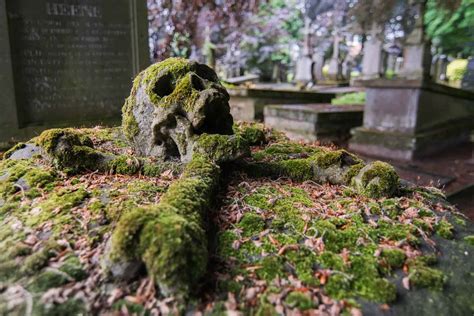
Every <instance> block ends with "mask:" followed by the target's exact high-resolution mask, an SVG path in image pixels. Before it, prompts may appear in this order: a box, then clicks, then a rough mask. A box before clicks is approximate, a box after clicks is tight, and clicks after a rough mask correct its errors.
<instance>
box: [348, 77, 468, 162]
mask: <svg viewBox="0 0 474 316" xmlns="http://www.w3.org/2000/svg"><path fill="white" fill-rule="evenodd" d="M365 85H366V86H367V89H366V91H367V102H366V105H365V109H364V125H363V126H362V127H360V128H356V129H354V130H353V138H352V140H351V142H350V148H351V149H352V150H355V151H358V152H361V153H364V154H367V155H372V156H379V157H387V158H392V159H399V160H411V159H415V158H417V157H422V156H426V155H429V154H432V153H435V152H438V151H441V150H443V149H445V148H449V147H450V146H455V145H457V144H459V143H462V142H466V141H468V140H469V134H470V132H471V130H472V129H473V128H474V101H473V100H474V94H472V93H471V92H468V91H463V90H459V89H454V88H450V87H445V86H441V85H437V84H428V83H424V82H423V81H417V80H411V81H407V80H393V81H389V80H379V81H375V80H374V81H367V82H365Z"/></svg>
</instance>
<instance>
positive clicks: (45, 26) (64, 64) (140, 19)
mask: <svg viewBox="0 0 474 316" xmlns="http://www.w3.org/2000/svg"><path fill="white" fill-rule="evenodd" d="M146 10H147V9H146V1H145V0H130V1H129V0H82V1H78V0H55V1H52V0H35V1H28V0H0V66H1V69H2V71H1V72H0V73H1V74H0V84H1V88H0V89H1V91H2V93H1V94H2V98H1V99H0V110H1V112H2V114H4V113H6V114H7V115H2V116H1V117H2V118H1V119H0V123H1V127H0V144H3V145H5V144H6V143H7V142H9V141H15V140H21V139H23V138H27V137H30V136H32V135H34V134H35V133H37V132H38V131H40V130H42V129H45V128H48V127H53V126H79V125H92V124H97V123H110V122H113V121H119V119H120V112H121V107H122V105H123V102H124V99H125V97H126V96H127V95H128V93H129V91H130V87H131V81H132V78H133V77H134V75H136V74H137V73H138V72H139V71H140V70H141V69H143V68H144V67H146V66H147V65H148V64H149V52H148V30H147V11H146ZM5 96H6V97H5Z"/></svg>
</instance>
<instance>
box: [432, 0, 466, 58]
mask: <svg viewBox="0 0 474 316" xmlns="http://www.w3.org/2000/svg"><path fill="white" fill-rule="evenodd" d="M425 24H426V34H427V35H428V36H429V38H431V39H432V42H433V44H434V45H435V46H436V47H439V48H441V50H442V51H443V53H447V54H453V55H456V54H458V53H462V54H463V55H464V56H466V57H467V56H472V55H474V1H472V0H462V1H461V3H459V2H456V1H446V3H445V4H444V6H440V5H439V2H438V1H434V0H429V1H428V4H427V10H426V14H425Z"/></svg>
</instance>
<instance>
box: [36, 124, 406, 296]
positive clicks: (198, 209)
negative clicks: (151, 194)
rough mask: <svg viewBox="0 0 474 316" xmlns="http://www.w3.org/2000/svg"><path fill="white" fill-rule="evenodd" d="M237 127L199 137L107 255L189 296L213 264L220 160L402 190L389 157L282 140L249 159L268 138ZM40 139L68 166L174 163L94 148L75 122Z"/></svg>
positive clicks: (121, 229) (375, 192)
mask: <svg viewBox="0 0 474 316" xmlns="http://www.w3.org/2000/svg"><path fill="white" fill-rule="evenodd" d="M236 131H237V134H236V135H232V136H228V135H218V134H214V135H208V134H204V135H201V136H200V137H198V138H197V139H196V144H195V149H194V154H193V157H192V160H191V161H190V162H189V163H187V164H185V166H184V167H183V173H182V174H181V177H180V178H179V179H178V180H177V181H176V182H174V183H173V184H172V185H171V186H170V187H169V189H168V191H167V192H166V193H165V194H164V195H163V196H162V197H161V200H160V202H159V203H158V204H156V205H153V206H150V207H148V208H138V209H136V210H133V211H131V212H129V213H127V214H125V215H124V216H122V217H121V218H120V220H119V222H118V224H117V227H116V229H115V231H114V233H113V235H112V239H111V247H110V251H109V253H108V254H107V256H108V262H115V263H120V264H126V263H127V262H131V264H136V263H137V262H143V263H144V264H145V266H146V269H147V272H148V273H149V274H150V275H151V276H152V277H153V279H154V280H155V282H156V284H157V285H158V286H159V288H160V290H161V292H162V293H163V294H164V295H174V296H180V297H184V298H185V297H187V295H188V293H189V291H190V289H192V288H193V287H195V286H196V285H197V283H198V282H199V281H200V280H201V278H202V276H203V275H204V274H205V272H206V266H207V262H208V253H207V249H208V243H207V233H206V226H207V217H208V215H207V213H208V211H209V210H210V209H211V207H212V203H213V198H212V197H213V196H214V194H213V193H215V192H216V187H217V185H218V183H219V181H220V179H219V177H220V173H221V172H220V171H221V167H222V166H223V165H224V164H228V163H231V162H233V163H234V168H242V171H245V172H247V173H248V174H249V175H251V176H253V177H262V176H271V177H287V178H291V179H292V180H295V181H305V180H312V181H315V182H317V183H320V184H324V183H332V184H343V185H348V186H349V187H351V188H353V189H354V191H355V192H357V193H359V194H362V195H366V196H369V197H374V198H378V197H392V196H393V195H394V194H395V193H397V192H398V190H399V179H398V176H397V174H396V173H395V171H394V169H393V167H391V166H390V165H388V164H386V163H383V162H373V163H371V164H368V165H366V164H364V163H363V161H362V160H361V159H359V158H358V157H356V156H354V155H352V154H350V153H348V152H346V151H344V150H338V151H333V150H329V149H324V148H321V147H305V146H301V145H298V144H296V143H291V142H279V143H275V144H273V145H270V146H268V147H267V148H266V149H265V150H264V151H261V152H259V153H257V154H255V155H254V157H253V158H254V159H253V160H252V161H251V162H248V161H245V160H244V159H243V158H248V157H250V147H249V146H250V145H249V144H251V145H254V144H252V142H260V143H262V142H265V137H264V130H263V129H262V128H261V127H260V129H259V128H258V127H255V126H243V127H242V128H236ZM35 143H36V144H37V145H38V146H40V147H41V148H42V149H43V151H44V152H45V154H46V155H47V156H48V157H50V160H51V162H52V163H53V165H54V166H56V167H57V168H59V169H60V170H63V171H67V172H81V171H82V172H83V171H85V170H97V171H99V172H112V173H125V174H133V173H140V172H141V173H143V172H144V170H149V169H156V170H166V169H167V168H169V167H170V164H171V163H169V162H167V163H164V165H160V163H156V162H155V167H154V168H151V167H147V163H150V162H147V161H146V160H144V159H137V158H133V157H131V156H130V157H129V156H126V155H118V156H117V155H112V154H109V153H103V152H100V151H98V150H96V149H94V148H93V144H92V141H91V140H90V138H88V137H87V136H86V135H83V134H81V133H80V132H77V131H74V130H72V129H53V130H48V131H45V132H43V133H42V134H41V135H40V136H39V137H37V138H36V140H35ZM288 157H291V158H290V159H288ZM302 157H305V158H302ZM175 164H176V165H180V164H178V163H175ZM175 169H179V167H178V166H176V167H175ZM104 268H105V270H107V269H108V267H107V266H105V267H104ZM109 271H110V272H111V273H112V274H113V271H112V270H110V269H109ZM115 277H118V278H120V277H122V276H121V275H115Z"/></svg>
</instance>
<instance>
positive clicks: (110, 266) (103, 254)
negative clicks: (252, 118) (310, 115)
mask: <svg viewBox="0 0 474 316" xmlns="http://www.w3.org/2000/svg"><path fill="white" fill-rule="evenodd" d="M228 100H229V95H228V94H227V92H226V90H225V88H223V86H222V85H221V84H220V82H219V80H218V78H217V76H216V74H215V73H214V71H213V70H212V69H211V68H209V67H208V66H205V65H203V64H199V63H196V62H190V61H188V60H185V59H177V58H172V59H168V60H166V61H163V62H161V63H157V64H154V65H152V66H150V67H149V68H147V69H146V70H145V71H143V72H142V73H140V74H139V75H138V76H137V77H136V79H135V80H134V84H133V87H132V90H131V93H130V96H129V97H128V98H127V100H126V102H125V105H124V108H123V121H122V126H121V127H115V128H102V127H96V128H82V129H80V128H62V129H61V128H58V129H50V130H46V131H44V132H42V133H41V134H40V135H39V136H37V137H35V138H33V139H31V140H30V141H28V142H26V143H19V144H18V145H16V146H14V147H13V148H11V149H10V150H9V151H7V152H5V153H4V154H3V160H1V161H0V221H1V225H0V253H1V255H0V311H1V313H2V314H15V315H76V314H124V315H129V314H138V315H147V314H150V315H159V314H163V315H167V314H185V313H189V314H207V315H219V314H225V313H226V314H229V313H230V314H246V315H274V314H290V315H291V314H293V315H300V314H308V315H311V314H316V315H318V314H319V315H341V314H342V315H361V314H365V315H414V314H418V315H433V314H444V315H447V314H455V315H469V314H472V312H473V311H474V305H473V303H472V299H471V293H472V289H473V288H472V287H473V284H474V283H473V282H472V280H473V277H474V275H473V271H474V269H473V268H474V266H473V265H474V261H473V260H470V257H471V256H472V254H471V253H472V251H473V247H474V241H473V239H474V226H473V225H472V222H471V221H470V220H469V218H467V217H466V216H465V215H464V214H462V213H461V212H459V211H458V210H457V209H456V208H455V207H454V206H453V205H451V204H450V203H449V202H448V201H447V200H446V197H445V195H444V194H443V192H442V191H440V190H439V189H437V188H433V187H430V186H426V187H423V186H418V185H416V184H413V183H411V182H408V181H405V180H403V179H401V178H400V176H399V174H397V172H396V169H395V168H394V167H393V166H391V165H390V164H388V163H385V162H382V161H369V162H366V161H364V160H362V159H361V158H359V157H357V156H356V155H354V154H352V153H349V152H348V151H346V150H343V149H337V148H335V147H334V146H328V147H327V146H320V145H317V144H303V143H299V142H294V141H290V140H289V139H288V138H286V137H285V136H284V135H283V134H282V133H280V132H277V131H275V130H273V129H269V128H266V127H264V126H263V125H262V124H259V123H234V121H233V118H232V116H231V115H230V106H229V104H228Z"/></svg>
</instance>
